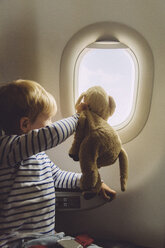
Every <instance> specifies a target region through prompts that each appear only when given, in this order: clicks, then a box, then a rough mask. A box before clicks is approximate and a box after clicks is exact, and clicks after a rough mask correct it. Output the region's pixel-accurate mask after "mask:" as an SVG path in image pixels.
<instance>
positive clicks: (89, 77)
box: [74, 42, 138, 130]
mask: <svg viewBox="0 0 165 248" xmlns="http://www.w3.org/2000/svg"><path fill="white" fill-rule="evenodd" d="M137 68H138V66H137V60H136V57H135V55H134V54H133V53H132V52H131V50H130V49H129V48H128V47H127V46H125V45H124V44H122V43H120V42H95V43H92V44H91V45H89V46H88V47H87V48H85V49H84V50H83V52H82V53H81V54H80V56H79V58H78V60H77V64H76V70H75V72H76V73H75V81H74V82H75V85H74V87H75V101H76V100H77V98H78V97H79V96H80V94H81V93H82V92H84V91H86V90H87V89H88V88H90V87H92V86H95V85H99V86H102V87H103V88H104V90H105V91H106V92H107V93H108V94H109V95H111V96H112V97H113V98H114V100H115V102H116V110H115V113H114V114H113V115H112V116H111V117H110V118H109V120H108V122H109V124H110V125H111V126H113V127H115V128H116V129H117V130H118V129H120V128H123V127H124V126H125V125H127V123H128V122H129V121H130V119H131V118H132V116H133V114H134V110H135V103H136V94H137V82H138V80H137V75H138V73H137Z"/></svg>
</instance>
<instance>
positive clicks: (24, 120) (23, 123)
mask: <svg viewBox="0 0 165 248" xmlns="http://www.w3.org/2000/svg"><path fill="white" fill-rule="evenodd" d="M30 127H31V122H30V119H29V118H28V117H21V119H20V129H21V131H22V133H27V132H29V131H30Z"/></svg>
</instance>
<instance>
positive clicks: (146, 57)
mask: <svg viewBox="0 0 165 248" xmlns="http://www.w3.org/2000/svg"><path fill="white" fill-rule="evenodd" d="M97 41H115V42H121V43H122V44H125V45H126V46H127V47H129V48H130V50H132V51H133V53H134V54H135V56H136V58H137V61H138V68H139V77H138V95H137V101H136V107H135V112H134V115H133V118H132V119H131V120H130V121H129V123H128V124H127V125H126V126H124V127H123V128H121V129H120V130H118V133H119V135H120V138H121V140H122V143H127V142H129V141H131V140H132V139H134V138H135V137H136V136H137V135H138V134H139V133H140V132H141V130H142V129H143V128H144V126H145V124H146V122H147V119H148V116H149V112H150V106H151V99H152V91H153V78H154V59H153V54H152V51H151V49H150V47H149V44H148V43H147V41H146V40H145V39H144V37H143V36H142V35H141V34H139V33H138V32H137V31H136V30H134V29H132V28H131V27H128V26H126V25H123V24H120V23H114V22H102V23H95V24H91V25H89V26H87V27H85V28H83V29H81V30H80V31H79V32H77V33H76V34H75V35H73V37H72V38H71V39H70V40H69V42H68V43H67V45H66V46H65V48H64V50H63V54H62V57H61V64H60V107H61V108H60V110H61V114H62V116H63V117H66V116H68V115H72V114H73V113H74V112H75V109H74V74H75V65H76V61H77V59H78V56H79V54H80V53H81V52H82V51H83V50H84V48H86V47H87V46H89V45H90V44H92V43H94V42H97ZM64 99H65V101H64Z"/></svg>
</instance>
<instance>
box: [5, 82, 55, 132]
mask: <svg viewBox="0 0 165 248" xmlns="http://www.w3.org/2000/svg"><path fill="white" fill-rule="evenodd" d="M56 111H57V107H56V101H55V99H54V97H53V96H52V95H51V94H50V93H48V92H47V91H46V90H45V89H44V88H43V87H42V86H41V85H40V84H38V83H37V82H34V81H31V80H22V79H19V80H16V81H13V82H11V83H7V84H5V85H3V86H1V87H0V129H1V130H4V131H5V132H6V133H7V134H19V132H20V126H19V122H20V118H21V117H28V118H29V119H30V121H31V122H32V123H33V122H34V121H35V120H36V118H37V116H38V115H39V114H40V113H42V114H46V115H48V116H53V115H54V114H55V113H56Z"/></svg>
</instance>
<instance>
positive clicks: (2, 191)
mask: <svg viewBox="0 0 165 248" xmlns="http://www.w3.org/2000/svg"><path fill="white" fill-rule="evenodd" d="M83 108H84V105H83V104H81V105H80V106H79V110H80V111H81V110H82V109H83ZM56 111H57V107H56V102H55V99H54V98H53V96H52V95H51V94H50V93H48V92H47V91H46V90H45V89H44V88H43V87H42V86H41V85H40V84H38V83H36V82H33V81H29V80H17V81H13V82H11V83H8V84H6V85H4V86H2V87H1V88H0V130H1V131H2V134H3V135H1V136H0V247H12V245H11V244H12V242H13V240H20V239H23V238H25V237H31V236H32V234H33V233H34V234H40V235H41V234H42V235H43V236H44V235H53V234H54V233H55V188H56V187H58V188H76V187H79V181H80V177H81V174H80V173H73V172H67V171H62V170H61V169H60V168H59V167H58V166H56V165H55V164H54V163H53V162H52V161H51V160H50V159H49V158H48V156H47V155H46V153H45V152H44V151H46V150H48V149H50V148H52V147H55V146H57V145H58V144H60V143H61V142H63V141H64V140H65V139H67V138H68V137H69V136H70V135H71V134H73V132H74V131H75V130H76V126H77V122H78V118H79V115H78V114H75V115H73V116H72V117H69V118H66V119H63V120H61V121H57V122H55V123H52V121H51V120H52V117H53V116H54V115H55V114H56ZM102 193H103V196H104V197H105V198H108V193H109V194H110V195H111V196H112V198H114V197H115V194H116V192H115V191H113V190H112V189H110V188H109V187H108V186H107V185H105V184H104V183H103V184H102Z"/></svg>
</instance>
